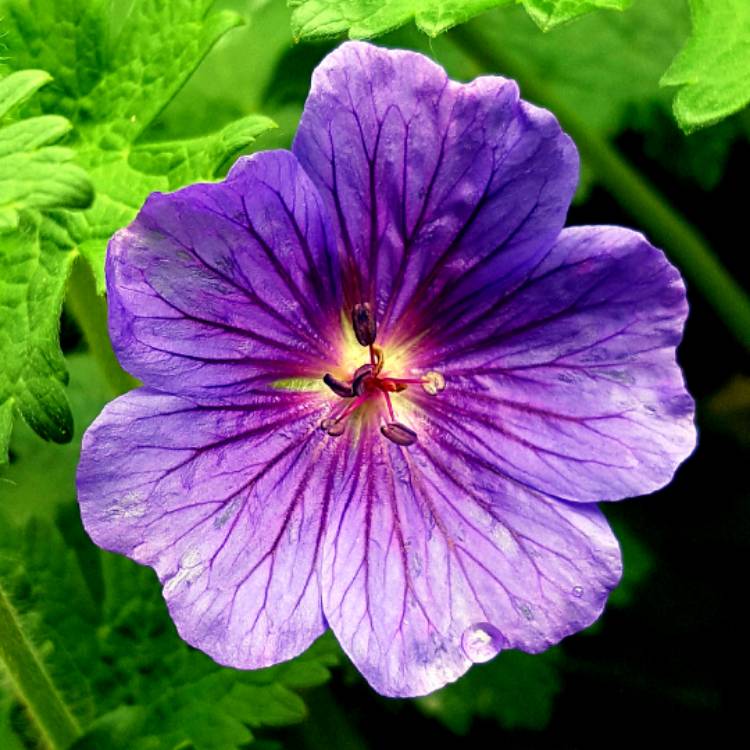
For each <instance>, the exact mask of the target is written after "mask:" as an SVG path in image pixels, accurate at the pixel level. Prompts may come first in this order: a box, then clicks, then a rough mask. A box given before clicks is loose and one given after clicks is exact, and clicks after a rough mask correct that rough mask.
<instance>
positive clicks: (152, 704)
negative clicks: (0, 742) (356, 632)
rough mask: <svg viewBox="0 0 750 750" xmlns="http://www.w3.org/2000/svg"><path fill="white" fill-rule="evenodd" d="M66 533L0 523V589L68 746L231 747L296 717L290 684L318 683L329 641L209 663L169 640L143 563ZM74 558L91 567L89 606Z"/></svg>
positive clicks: (332, 651) (172, 634)
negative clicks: (75, 729) (227, 663)
mask: <svg viewBox="0 0 750 750" xmlns="http://www.w3.org/2000/svg"><path fill="white" fill-rule="evenodd" d="M20 460H23V458H21V459H20ZM70 534H71V537H70V538H68V539H67V541H68V543H67V544H66V543H65V542H64V541H63V538H62V537H61V535H60V532H59V531H58V530H57V528H56V527H55V526H53V525H51V524H50V523H49V522H45V521H37V520H34V521H32V522H30V523H29V524H27V525H26V526H25V527H20V526H18V525H16V524H14V523H12V522H11V521H10V520H9V519H7V518H5V517H1V518H0V585H2V587H3V590H4V591H6V592H8V594H9V596H10V597H11V598H12V600H13V602H14V605H15V607H16V609H17V611H19V612H22V613H23V624H24V628H25V631H26V632H27V633H28V638H29V640H30V642H32V643H33V644H35V647H36V648H37V649H38V653H39V659H40V662H41V663H42V664H43V665H44V668H45V670H46V671H47V673H48V674H49V675H50V676H51V679H52V681H53V684H54V686H55V689H56V690H57V691H58V693H59V695H61V696H63V699H64V704H65V705H66V706H67V707H68V709H69V710H70V712H71V713H72V714H74V715H75V716H76V718H77V719H78V721H79V722H80V723H81V725H82V728H83V735H82V737H81V738H80V739H79V740H77V741H76V743H75V744H74V747H75V748H96V749H97V750H100V749H101V748H103V747H106V748H107V749H108V750H120V749H121V750H151V749H153V750H157V749H158V750H164V748H177V747H184V746H186V744H188V743H189V745H190V746H192V747H194V748H196V750H232V749H233V748H238V747H240V746H242V745H244V744H246V743H247V742H249V741H250V740H251V739H252V733H251V730H252V729H254V728H257V727H274V726H286V725H288V724H292V723H296V722H299V721H301V720H302V719H303V718H304V717H305V716H306V708H305V705H304V703H303V701H302V699H301V698H300V696H299V695H298V693H297V692H296V691H297V690H300V689H303V688H309V687H313V686H316V685H320V684H321V683H323V682H325V681H326V680H327V679H328V677H329V671H328V670H329V667H330V666H332V665H333V664H335V663H336V661H337V654H338V647H337V646H336V645H335V642H334V641H333V640H332V639H331V638H330V637H324V638H321V639H319V640H318V642H316V643H315V644H313V646H312V647H311V648H310V649H309V650H308V651H307V652H306V653H305V654H302V655H301V656H300V657H298V658H297V659H294V660H292V661H290V662H287V663H285V664H280V665H277V666H275V667H271V668H268V669H261V670H257V671H239V670H233V669H228V668H225V667H221V666H219V665H218V664H216V663H215V662H213V661H212V660H211V659H210V658H209V657H207V656H206V655H205V654H203V653H201V652H199V651H196V650H194V649H192V648H190V647H189V646H188V645H187V644H186V643H184V641H182V640H181V639H180V637H179V636H178V635H177V632H176V631H175V628H174V625H173V624H172V621H171V620H170V618H169V615H168V613H167V609H166V605H165V603H164V600H163V599H162V597H161V591H160V586H159V583H158V581H157V580H156V577H155V575H154V573H153V572H152V571H151V570H149V569H147V568H143V567H141V566H139V565H136V564H135V563H133V562H131V561H130V560H127V559H125V558H123V557H120V556H118V555H114V554H110V553H106V552H101V551H100V550H98V549H97V548H95V547H94V546H93V545H92V544H91V542H90V541H89V540H88V539H87V538H86V537H85V536H84V534H83V531H82V530H81V529H80V527H79V526H78V525H77V524H72V525H71V531H70ZM71 547H74V548H75V549H72V548H71ZM92 554H93V555H94V556H95V557H94V558H92V557H91V555H92ZM79 560H81V561H83V560H85V561H86V563H85V564H86V565H87V566H88V567H91V565H92V560H93V561H94V562H95V563H96V565H97V567H98V566H99V565H101V570H102V571H103V582H104V583H103V585H104V596H103V599H102V600H101V601H99V602H96V603H95V601H94V598H93V595H92V593H91V591H92V589H91V588H90V587H89V586H88V585H87V581H86V580H84V578H83V576H82V572H81V567H80V564H79V562H78V561H79ZM1 654H2V649H0V655H1ZM1 665H2V661H1V659H0V666H1ZM84 676H85V677H84ZM92 700H93V701H94V702H93V703H92ZM1 720H2V719H1V717H0V722H1Z"/></svg>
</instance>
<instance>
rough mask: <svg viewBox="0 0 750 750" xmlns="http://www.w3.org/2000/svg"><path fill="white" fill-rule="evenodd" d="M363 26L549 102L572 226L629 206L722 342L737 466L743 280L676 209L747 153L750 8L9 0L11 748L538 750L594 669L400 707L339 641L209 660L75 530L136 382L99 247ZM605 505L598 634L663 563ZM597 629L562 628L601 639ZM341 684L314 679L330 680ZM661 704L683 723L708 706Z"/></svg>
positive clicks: (747, 339)
mask: <svg viewBox="0 0 750 750" xmlns="http://www.w3.org/2000/svg"><path fill="white" fill-rule="evenodd" d="M381 35H385V36H383V37H382V38H381V39H380V40H379V41H380V42H381V43H383V44H387V45H390V46H401V47H403V46H406V47H411V48H414V49H419V50H421V51H423V52H425V53H426V54H429V55H431V56H432V57H433V58H435V59H436V60H437V61H439V62H440V63H441V64H443V65H445V66H446V67H447V69H448V70H449V72H450V74H451V75H452V76H453V77H457V78H462V79H469V78H472V77H474V76H475V75H478V74H481V73H494V74H502V75H510V76H512V77H516V78H518V79H519V82H520V84H521V89H522V93H523V94H524V95H525V96H527V97H528V98H530V99H532V100H535V101H537V102H538V103H540V104H542V105H544V106H547V107H549V108H551V109H552V110H553V111H554V112H555V113H556V114H557V115H558V117H559V118H560V119H561V121H562V122H563V125H564V126H565V127H566V128H567V129H568V130H569V131H570V132H571V134H572V135H573V136H574V138H575V140H576V141H577V142H578V145H579V147H580V148H581V152H582V155H583V178H582V182H581V186H580V189H579V192H578V196H577V207H576V208H575V209H574V212H575V211H578V212H579V215H580V217H581V218H583V219H586V220H588V221H592V222H594V223H600V222H603V220H604V219H603V217H599V216H598V214H597V213H596V211H597V210H598V209H599V208H602V207H603V210H604V211H605V212H607V211H609V212H614V215H616V216H619V215H618V214H617V212H618V211H622V212H623V216H624V218H623V222H624V223H630V224H633V225H636V226H639V227H641V228H643V229H645V230H647V231H648V232H649V233H650V234H651V235H652V236H653V237H655V238H656V239H657V240H658V241H659V242H660V243H661V244H662V245H664V247H665V249H666V250H667V252H668V253H669V254H670V255H671V257H672V259H673V260H674V261H675V262H676V263H677V264H678V265H679V266H680V267H681V269H682V271H683V272H684V273H685V274H686V276H687V277H688V280H689V282H690V283H691V294H692V295H693V297H694V302H696V301H697V304H696V307H697V310H698V312H697V313H696V314H697V315H698V319H699V320H701V319H702V318H701V315H703V314H704V311H705V315H706V316H707V318H706V320H707V321H708V323H707V324H705V325H707V326H710V327H711V333H713V331H714V330H720V331H724V333H723V336H724V337H725V338H724V339H723V340H722V341H723V343H721V346H723V347H724V351H725V354H724V355H723V356H724V360H723V361H722V360H721V357H720V358H719V365H718V372H719V374H720V375H721V377H720V378H718V379H717V377H716V373H715V372H712V373H710V374H706V375H705V376H704V375H695V376H693V377H694V378H695V382H696V383H697V385H698V390H699V395H701V396H703V397H704V401H703V403H704V404H705V407H704V409H703V410H702V411H701V418H702V419H704V420H705V425H706V430H707V433H706V434H708V435H709V440H711V439H713V438H712V437H711V435H713V434H714V433H715V434H717V435H723V436H724V437H722V438H721V439H722V440H727V441H728V444H729V445H730V446H732V447H731V449H730V454H731V451H733V450H736V448H737V446H746V442H743V441H746V435H747V434H748V433H747V427H748V422H747V413H748V404H749V403H750V398H749V397H748V392H750V389H749V388H748V381H747V379H744V378H743V377H742V376H741V375H738V372H741V371H742V370H743V368H745V369H746V365H744V364H740V365H737V364H736V363H737V362H741V363H746V359H745V358H746V349H744V347H746V346H747V345H748V344H750V304H749V303H748V300H747V295H746V293H745V291H744V290H743V288H742V278H739V277H741V271H739V270H738V269H739V267H740V265H739V264H737V262H736V260H735V259H734V258H732V257H730V256H729V255H728V254H727V252H726V250H725V249H721V250H720V251H719V252H717V248H716V247H711V246H710V245H709V243H708V242H707V241H706V240H705V239H704V238H703V237H702V236H701V235H700V234H699V233H698V231H697V230H696V228H695V224H696V223H698V224H701V227H700V228H701V230H702V231H706V228H707V227H708V226H709V224H708V223H706V224H705V226H704V225H703V224H702V223H701V222H698V221H696V220H694V218H693V216H692V215H691V214H690V212H689V211H688V210H687V207H688V206H690V207H693V206H695V205H699V206H700V205H703V204H705V203H707V202H708V203H710V196H711V195H712V193H714V192H716V193H717V194H719V193H720V192H721V191H722V186H723V185H724V184H728V180H729V177H728V176H727V175H728V170H731V159H732V155H736V154H740V155H742V154H745V155H746V154H747V149H748V145H747V144H748V140H750V115H748V111H747V109H744V108H745V107H746V105H747V103H748V102H749V101H750V3H748V2H747V0H690V1H689V2H688V1H687V0H660V1H659V2H656V1H655V0H290V1H289V4H288V7H287V5H286V3H284V2H282V1H281V0H274V1H264V0H227V1H226V2H216V3H214V2H211V0H170V2H159V1H158V0H133V1H132V2H128V1H127V0H111V1H108V0H0V43H1V44H2V49H1V50H0V55H1V57H2V59H1V61H0V76H1V78H0V634H2V636H3V637H2V638H1V639H0V748H2V749H3V750H19V749H20V748H37V747H50V748H55V750H57V749H58V748H97V749H99V750H107V749H108V748H112V749H113V750H119V749H120V748H122V750H125V749H128V750H130V749H132V750H152V749H153V750H157V749H161V748H165V749H166V750H171V749H172V748H174V749H175V750H176V749H177V748H196V750H204V749H205V750H224V749H226V750H231V748H240V747H245V746H247V745H251V744H254V745H256V746H258V747H269V748H270V747H280V746H283V745H289V746H292V747H337V746H339V747H369V746H372V747H377V746H379V745H378V744H372V745H370V744H369V741H368V737H367V730H366V728H367V727H368V726H371V723H370V722H371V720H369V719H368V718H367V712H368V711H370V712H372V715H373V716H378V717H381V718H383V717H384V718H388V719H397V720H398V721H400V722H404V723H405V726H407V727H412V728H414V729H415V730H419V731H423V732H427V734H428V735H429V736H434V737H442V736H443V735H444V734H446V735H449V736H454V735H455V736H457V737H460V736H465V735H468V737H469V738H471V737H473V736H477V737H479V736H484V735H482V734H481V732H482V731H485V732H488V731H489V730H487V729H486V728H487V727H489V726H491V727H492V731H493V732H497V731H498V730H500V731H502V732H504V733H505V736H506V737H508V738H515V739H516V740H517V739H518V738H519V737H529V736H534V737H537V738H542V737H544V736H545V735H544V733H543V730H545V728H547V727H549V726H550V722H552V723H553V726H556V724H555V723H554V721H555V720H554V718H553V717H555V716H558V715H559V714H557V713H556V711H559V710H560V709H559V708H556V707H559V706H560V705H561V703H560V702H561V701H563V699H564V695H565V690H566V685H568V684H571V682H574V681H575V679H576V675H580V674H581V673H587V674H590V673H592V672H595V671H596V670H597V669H601V668H602V667H601V664H600V663H599V662H598V661H596V660H595V659H594V658H593V657H592V656H591V654H596V646H593V647H589V649H590V650H589V652H586V649H585V648H584V649H583V650H584V652H586V653H588V655H586V654H584V656H583V657H581V656H580V655H576V654H575V653H572V652H571V651H570V650H568V648H567V646H565V645H563V646H562V647H558V648H555V649H552V650H551V651H549V652H547V653H546V654H544V655H541V656H534V657H531V656H527V655H524V654H519V653H507V654H502V655H501V656H500V657H498V658H497V659H495V660H494V661H493V662H492V663H490V664H487V665H482V666H479V667H475V668H473V669H472V670H471V671H470V672H469V674H468V675H467V676H466V677H464V678H463V679H462V680H460V681H459V682H458V683H456V684H455V685H451V686H449V687H447V688H445V689H443V690H442V691H439V692H438V693H435V694H433V695H431V696H427V697H425V698H422V699H419V700H417V701H414V702H409V703H406V704H405V705H406V706H407V708H401V707H399V708H396V707H394V706H393V705H389V706H387V707H386V706H385V705H384V702H382V701H379V699H376V698H375V697H373V696H372V695H371V694H370V693H369V692H368V690H367V688H365V687H364V686H363V684H362V683H361V680H360V678H358V676H357V675H356V672H355V671H354V670H353V669H352V668H351V667H350V665H348V664H347V663H346V659H345V658H344V657H343V656H342V654H341V653H340V651H339V649H338V646H337V645H336V643H335V641H334V640H333V639H332V638H331V637H324V638H323V639H321V640H320V641H319V642H318V643H316V644H315V645H314V646H313V647H312V648H311V649H310V650H309V651H308V652H307V653H306V654H305V655H303V656H302V657H300V658H298V659H296V660H294V661H292V662H289V663H288V664H284V665H279V666H277V667H274V668H272V669H268V670H260V671H257V672H239V671H236V670H231V669H227V668H223V667H219V666H218V665H216V664H214V663H213V662H211V660H210V659H208V658H207V657H206V656H204V655H203V654H201V653H199V652H196V651H195V650H193V649H191V648H189V647H188V646H187V645H185V644H184V643H183V642H182V641H181V640H180V639H179V638H178V636H177V635H176V632H175V630H174V627H173V626H172V623H171V621H170V619H169V617H168V615H167V613H166V610H165V607H164V604H163V601H162V599H161V596H160V592H159V587H158V584H157V581H156V579H155V576H154V575H153V574H152V573H151V571H148V570H145V569H142V568H140V567H139V566H137V565H135V564H133V563H131V562H130V561H128V560H125V559H123V558H119V557H117V556H114V555H111V554H109V553H105V552H101V551H100V550H98V549H97V548H95V547H94V546H93V545H92V544H91V543H90V542H89V540H88V539H87V538H86V536H85V534H84V532H83V531H82V529H81V526H80V520H79V518H78V516H77V510H76V504H75V486H74V476H75V466H76V462H77V459H78V451H79V444H80V439H81V435H82V433H83V431H84V430H85V428H86V426H87V425H88V424H89V423H90V422H91V421H92V420H93V418H94V417H95V416H96V414H97V413H98V411H99V410H100V409H101V407H102V406H103V405H104V404H105V403H106V402H107V401H109V400H110V399H111V398H113V397H114V396H115V395H117V394H118V393H120V392H123V391H125V390H127V389H128V388H130V387H132V386H133V385H134V383H133V381H132V380H131V379H130V378H129V377H128V376H127V375H126V374H124V373H123V372H122V371H121V370H120V369H119V367H118V365H117V362H116V360H115V359H114V356H113V354H112V351H111V348H110V346H109V343H108V339H107V333H106V324H105V314H106V303H105V301H104V299H103V298H102V297H101V296H99V295H100V294H101V293H102V291H103V259H104V252H105V248H106V243H107V240H108V238H109V237H110V236H111V235H112V233H113V232H115V231H116V230H117V229H119V228H120V227H122V226H124V225H126V224H127V223H128V222H129V221H131V220H132V218H133V217H134V216H135V214H136V212H137V210H138V208H139V207H140V205H141V204H142V203H143V201H144V199H145V198H146V196H147V195H148V194H149V193H151V192H153V191H155V190H160V191H167V190H173V189H176V188H177V187H180V186H182V185H185V184H187V183H190V182H195V181H198V180H213V179H218V178H220V177H221V176H222V175H223V174H224V173H225V171H226V169H227V168H228V166H229V165H230V164H231V162H232V160H233V159H234V158H235V157H236V156H237V155H239V154H241V153H243V152H249V151H252V150H256V149H268V148H276V147H285V146H288V145H289V143H290V141H291V138H292V136H293V133H294V130H295V128H296V124H297V121H298V119H299V115H300V112H301V109H302V106H303V103H304V98H305V95H306V92H307V88H308V84H309V76H310V73H311V71H312V69H313V67H314V66H315V64H317V62H318V61H319V60H320V59H321V58H322V57H323V56H324V55H325V53H326V52H327V51H328V50H329V49H331V48H332V47H333V46H334V45H335V44H336V43H338V41H339V40H340V39H342V38H344V37H345V36H351V37H375V36H381ZM688 133H689V134H690V135H687V134H688ZM744 158H747V156H745V157H744ZM654 180H655V181H656V182H658V185H659V187H658V189H657V188H656V187H654V184H653V182H654ZM745 190H746V188H745ZM665 196H668V197H665ZM612 206H616V208H612ZM686 213H687V216H686V215H685V214H686ZM715 236H718V235H712V238H715ZM744 244H745V245H746V244H747V242H746V241H744ZM727 266H728V268H727ZM61 316H62V329H61V323H60V321H61ZM702 336H704V333H703V331H701V332H700V333H699V334H696V339H695V340H696V344H694V346H695V347H696V350H697V348H698V347H699V346H704V345H705V344H706V342H707V341H709V338H710V337H709V336H708V335H706V337H705V338H699V337H702ZM732 337H734V338H732ZM689 343H690V332H689V336H688V344H689ZM694 356H696V361H697V359H698V357H697V355H694ZM732 376H734V380H733V381H732V383H731V385H730V386H729V387H727V388H723V386H724V384H725V382H726V381H728V380H729V378H730V377H732ZM688 377H689V378H690V372H689V373H688ZM701 389H703V390H702V391H701ZM712 431H713V432H712ZM743 435H744V437H743ZM717 439H718V438H717ZM701 460H703V459H701ZM706 460H707V459H706ZM701 466H702V464H701ZM711 468H712V467H711V466H709V465H708V464H706V467H705V471H707V472H708V471H710V470H711ZM714 468H715V467H714ZM684 491H685V489H684V485H680V484H679V483H678V485H677V489H676V490H669V491H668V492H684ZM645 515H646V516H647V515H648V514H647V513H646V514H645ZM622 518H625V519H627V518H628V513H627V509H624V510H623V509H617V510H616V511H613V512H612V520H613V523H614V524H615V525H616V528H617V531H618V536H619V538H620V539H621V541H622V544H623V548H624V555H625V570H626V576H625V579H624V581H623V584H622V586H621V588H620V589H618V591H617V592H616V593H615V595H613V597H612V601H611V605H612V608H611V611H613V612H614V613H615V614H614V617H615V619H617V617H618V615H617V613H618V612H620V611H621V612H625V611H628V609H629V608H633V607H636V608H637V607H638V603H639V601H640V594H639V592H640V591H641V590H642V589H647V588H648V581H649V577H650V575H651V573H652V572H653V570H654V567H655V565H656V564H657V563H656V562H655V560H657V561H658V559H659V551H658V549H662V548H661V547H659V545H660V544H661V541H660V540H659V539H658V538H656V539H655V540H654V539H652V540H651V543H649V542H648V541H644V540H643V539H642V538H641V537H642V536H648V535H647V534H643V533H641V532H642V529H641V528H639V527H638V522H637V521H636V522H632V521H631V525H632V526H635V527H636V531H635V532H634V531H633V528H631V525H628V526H626V525H624V524H623V522H622V520H621V519H622ZM637 518H638V516H637V515H636V519H637ZM651 547H657V548H658V549H657V552H654V551H652V550H651ZM664 549H667V547H664V548H663V549H662V554H664V551H663V550H664ZM609 617H610V615H608V616H607V617H605V618H604V620H603V622H600V623H599V624H597V626H595V627H594V628H592V629H591V630H590V632H589V633H588V634H586V635H583V636H581V637H580V638H581V639H582V640H583V641H584V642H588V643H597V642H601V639H603V638H604V637H605V636H604V635H603V633H602V631H603V630H605V629H606V628H607V627H608V625H607V623H608V618H609ZM598 639H599V640H598ZM613 648H615V649H616V646H614V647H613ZM332 669H333V670H334V680H333V686H332V687H321V686H323V685H324V684H326V683H327V682H328V681H329V679H330V676H331V670H332ZM604 669H605V670H606V669H607V667H606V666H605V667H604ZM618 669H620V671H619V672H618V671H617V670H618ZM612 671H613V674H615V673H616V674H617V675H619V677H617V676H616V677H615V681H617V680H621V679H624V680H626V677H623V675H626V676H627V674H628V673H627V670H625V671H622V669H621V668H620V667H612ZM627 679H631V677H627ZM657 681H658V680H657ZM709 682H710V681H709ZM663 690H664V691H665V692H666V693H667V694H671V693H670V691H671V692H674V693H675V695H676V696H677V697H676V698H675V701H677V704H679V705H681V706H687V707H688V708H687V709H686V710H688V709H689V710H694V709H695V707H696V706H699V707H700V708H701V710H703V709H706V708H707V709H709V710H712V707H713V708H715V707H716V705H717V702H718V701H719V698H718V697H717V696H716V694H715V693H713V692H711V691H710V690H708V691H707V692H706V691H704V692H703V693H700V691H699V692H698V693H695V692H690V690H687V691H685V690H682V692H680V688H679V687H675V686H673V685H666V686H665V687H664V688H663ZM675 691H676V692H675ZM346 695H353V696H355V698H356V699H358V697H362V698H363V699H364V700H365V701H371V703H367V704H366V705H365V708H363V709H362V711H363V712H364V715H359V714H358V715H356V716H355V717H352V716H351V715H349V714H348V713H347V711H346V710H342V708H341V706H340V705H338V703H339V702H340V701H341V700H342V696H346ZM343 700H344V703H346V700H347V699H345V698H344V699H343ZM350 700H351V699H350ZM557 722H558V724H559V719H557ZM295 724H299V728H298V729H296V730H294V729H288V727H290V726H292V725H295ZM483 728H484V729H483ZM378 731H380V730H378ZM430 733H432V735H430ZM477 733H479V734H477ZM530 733H531V734H530ZM378 736H382V735H378ZM457 741H458V740H457ZM470 741H471V740H470V739H469V740H467V742H470ZM538 741H539V742H540V743H541V742H542V740H541V739H540V740H538ZM534 742H537V741H536V740H535V741H534ZM467 746H468V745H467ZM552 746H555V745H554V743H553V744H552Z"/></svg>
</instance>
